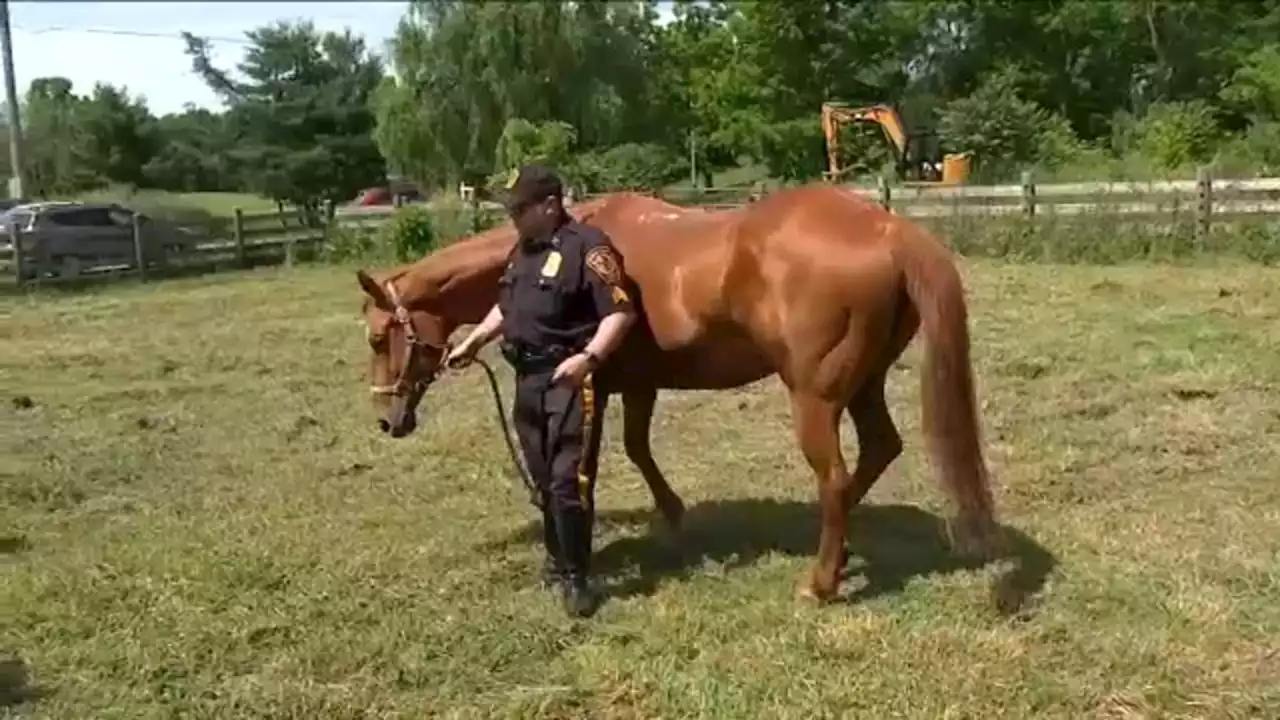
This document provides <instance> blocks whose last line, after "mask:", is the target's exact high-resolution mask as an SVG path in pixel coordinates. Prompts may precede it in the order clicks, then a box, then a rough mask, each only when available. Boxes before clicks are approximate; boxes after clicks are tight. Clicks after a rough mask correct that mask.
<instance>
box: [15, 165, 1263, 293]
mask: <svg viewBox="0 0 1280 720" xmlns="http://www.w3.org/2000/svg"><path fill="white" fill-rule="evenodd" d="M847 187H849V189H850V190H853V191H854V192H857V193H859V194H862V195H864V196H866V197H869V198H872V199H874V200H876V201H877V202H879V203H880V204H882V205H883V206H885V207H886V208H888V209H890V210H891V211H892V212H895V213H899V214H901V215H903V216H906V217H918V218H930V219H934V220H938V219H946V218H960V217H973V216H991V217H1002V216H1003V217H1009V216H1013V217H1017V216H1021V217H1025V218H1028V219H1031V220H1039V219H1043V218H1054V217H1058V216H1062V217H1066V218H1071V217H1079V216H1082V215H1088V214H1102V215H1119V216H1124V218H1125V219H1126V220H1129V219H1134V220H1140V221H1146V222H1149V223H1155V224H1160V223H1166V224H1167V223H1170V222H1186V221H1191V222H1193V226H1194V228H1195V232H1196V234H1197V235H1207V234H1208V233H1209V231H1210V230H1211V228H1212V227H1213V226H1214V224H1215V223H1219V222H1234V221H1238V220H1240V219H1244V218H1249V217H1253V218H1260V219H1264V220H1266V221H1268V222H1271V221H1273V220H1274V221H1275V222H1280V178H1257V179H1250V180H1228V179H1213V178H1212V177H1211V176H1210V174H1209V173H1208V172H1207V171H1203V170H1202V171H1201V172H1200V173H1198V176H1197V179H1196V180H1175V181H1164V182H1088V183H1055V184H1037V183H1035V181H1034V179H1033V178H1032V177H1031V175H1030V174H1025V175H1024V176H1023V178H1022V182H1021V183H1019V184H1016V185H959V186H940V185H907V186H891V185H888V184H886V183H881V184H879V185H878V186H875V187H865V186H862V187H857V186H847ZM766 193H767V188H764V187H761V186H754V187H733V188H720V189H709V190H697V191H687V190H686V191H678V190H673V191H669V192H667V193H664V197H666V198H667V199H668V200H670V201H672V202H676V203H679V204H686V205H697V206H700V207H706V208H711V209H721V208H725V209H727V208H735V207H741V206H742V205H744V204H747V203H750V202H753V201H755V200H757V199H759V198H760V197H762V196H763V195H764V194H766ZM588 197H591V196H588ZM583 199H587V198H583ZM491 205H492V204H491V203H474V204H472V205H471V206H470V210H471V212H473V213H478V214H488V213H492V212H495V207H496V206H495V207H490V206H491ZM427 207H428V209H430V208H431V206H430V205H428V206H427ZM395 211H396V208H394V207H389V206H378V207H365V208H343V209H340V210H338V211H337V212H336V213H330V214H329V217H330V219H329V220H328V221H327V222H322V221H319V220H318V219H312V220H308V219H307V218H306V217H304V215H303V214H302V213H300V212H295V211H286V212H283V213H281V212H266V213H255V214H250V213H244V212H241V211H239V210H237V211H236V212H235V214H234V217H233V218H232V221H231V223H230V224H229V227H227V228H226V229H225V230H222V231H218V230H212V231H209V230H208V229H205V230H204V231H196V232H189V233H186V234H184V235H182V236H181V238H180V240H181V242H165V241H160V242H159V243H158V245H159V247H156V245H157V243H155V242H150V241H149V240H148V239H147V237H146V236H147V232H146V229H145V227H142V226H140V225H139V224H138V223H137V222H136V221H135V223H134V227H132V228H118V230H119V237H118V238H117V239H116V241H115V242H110V243H102V245H103V246H104V247H105V246H108V245H109V246H110V248H111V251H110V252H100V253H97V254H91V253H90V254H88V255H86V257H82V258H78V259H77V261H76V262H69V261H68V258H67V257H51V256H50V254H49V252H47V244H46V243H44V242H42V240H41V238H40V237H38V233H24V232H21V231H19V230H16V229H12V228H11V230H10V233H9V237H8V238H3V237H0V265H7V267H8V272H9V273H10V274H16V275H17V280H18V282H19V284H21V283H23V282H27V281H33V280H34V281H41V282H43V281H48V280H58V279H72V278H77V277H81V276H84V275H93V274H105V275H108V276H116V275H119V274H121V273H122V272H124V273H130V274H136V275H141V276H142V277H144V278H145V277H146V276H147V275H148V274H149V273H151V272H153V271H161V270H165V269H173V268H195V267H211V266H212V267H231V268H234V267H250V266H252V265H255V264H258V263H261V262H283V263H284V264H286V265H292V264H293V263H295V262H297V261H299V260H303V259H306V258H308V257H314V256H315V255H316V253H317V251H319V250H321V249H322V248H323V246H324V245H325V243H326V241H327V240H328V239H329V238H330V237H331V235H332V232H333V229H334V228H346V229H366V230H371V229H374V228H376V227H378V226H379V225H381V224H382V222H384V221H385V220H386V219H387V218H388V217H390V216H391V215H392V214H393V213H394V212H395ZM219 235H222V236H221V237H220V236H219ZM175 237H176V236H175ZM172 239H173V238H171V240H172ZM94 242H97V239H96V238H95V241H94ZM86 246H87V247H92V243H86ZM15 247H21V248H23V252H22V253H15V252H14V251H13V249H14V248H15Z"/></svg>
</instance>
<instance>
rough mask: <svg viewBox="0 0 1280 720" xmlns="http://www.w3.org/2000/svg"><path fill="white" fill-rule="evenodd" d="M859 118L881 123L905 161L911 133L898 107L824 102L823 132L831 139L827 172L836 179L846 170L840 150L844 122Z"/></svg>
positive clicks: (900, 160)
mask: <svg viewBox="0 0 1280 720" xmlns="http://www.w3.org/2000/svg"><path fill="white" fill-rule="evenodd" d="M856 122H869V123H875V124H876V125H879V126H880V128H881V129H882V130H884V134H885V137H886V138H887V139H888V140H889V143H890V144H891V145H893V147H894V150H895V151H896V153H897V157H898V164H899V165H903V164H905V162H906V159H907V143H908V142H909V139H908V138H909V136H908V135H907V128H906V126H905V125H904V124H903V122H902V118H901V117H900V116H899V115H898V111H897V110H894V109H893V108H892V107H889V106H888V105H867V106H865V107H854V108H851V107H845V106H844V105H840V104H838V103H823V104H822V132H823V135H825V136H826V140H827V172H828V174H829V175H830V176H831V177H832V178H833V179H834V178H836V177H838V176H839V175H840V174H841V172H842V171H841V169H840V154H839V148H840V126H841V125H844V124H846V123H856Z"/></svg>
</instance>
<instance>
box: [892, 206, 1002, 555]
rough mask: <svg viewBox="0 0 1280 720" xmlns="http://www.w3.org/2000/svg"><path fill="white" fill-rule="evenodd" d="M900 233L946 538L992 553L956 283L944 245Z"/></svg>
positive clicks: (994, 536)
mask: <svg viewBox="0 0 1280 720" xmlns="http://www.w3.org/2000/svg"><path fill="white" fill-rule="evenodd" d="M900 238H901V240H902V241H901V242H900V243H898V245H897V247H896V248H895V253H894V255H895V257H896V258H897V260H898V263H899V266H900V267H901V268H902V270H903V274H904V276H905V281H906V290H907V295H908V297H910V299H911V302H912V304H913V305H914V306H915V308H916V312H917V313H918V314H919V316H920V328H921V332H922V334H923V335H924V339H925V348H924V367H923V370H922V373H921V395H922V398H921V401H922V406H923V414H924V417H923V425H924V432H925V435H926V437H927V442H928V449H929V456H930V460H931V461H932V464H933V468H934V472H935V473H937V475H938V479H939V481H940V482H941V484H942V486H943V489H944V490H945V491H946V492H947V494H948V495H950V497H951V500H952V502H953V503H954V504H955V507H956V511H957V512H956V515H957V517H956V523H955V525H954V526H952V527H950V535H951V540H952V542H953V544H954V545H955V546H956V547H957V548H958V549H960V550H962V551H965V552H976V553H977V554H980V555H982V556H984V557H993V556H995V555H997V554H999V553H1001V551H1002V549H1003V543H1002V541H1001V533H1000V529H999V525H998V524H997V522H996V518H995V507H994V500H993V498H992V494H991V484H990V476H989V473H988V470H987V465H986V461H985V460H984V459H983V455H982V437H981V431H980V428H979V421H978V408H977V401H976V399H975V397H974V382H973V368H972V364H971V361H970V358H969V318H968V309H967V308H966V306H965V297H964V285H963V282H962V281H961V278H960V272H959V271H958V270H957V268H956V264H955V261H954V259H953V257H952V255H951V253H950V252H949V251H948V250H947V248H946V247H944V246H943V245H941V244H940V243H938V242H937V241H935V240H934V239H933V238H932V237H930V236H928V235H926V234H924V233H922V232H918V231H915V232H913V231H911V230H905V231H904V232H903V233H902V235H901V236H900Z"/></svg>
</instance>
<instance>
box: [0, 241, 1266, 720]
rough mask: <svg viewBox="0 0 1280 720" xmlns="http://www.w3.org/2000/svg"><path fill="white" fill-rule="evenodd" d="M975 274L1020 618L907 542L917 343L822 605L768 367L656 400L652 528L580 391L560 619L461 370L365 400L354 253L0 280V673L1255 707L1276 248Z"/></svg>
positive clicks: (763, 700) (520, 693)
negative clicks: (419, 421)
mask: <svg viewBox="0 0 1280 720" xmlns="http://www.w3.org/2000/svg"><path fill="white" fill-rule="evenodd" d="M967 275H968V278H969V287H970V290H971V294H972V298H973V300H972V302H973V307H974V320H973V329H974V334H975V349H974V353H975V357H976V361H977V363H978V372H979V380H980V387H981V393H982V400H983V405H984V408H985V425H986V432H987V437H988V441H989V447H990V456H991V461H992V464H993V467H994V469H995V472H996V475H997V480H998V485H999V496H1000V502H1001V508H1002V512H1003V516H1004V519H1005V520H1006V521H1007V522H1008V523H1009V524H1010V525H1011V526H1012V527H1013V528H1015V529H1016V530H1017V531H1018V532H1019V533H1020V535H1021V536H1022V542H1021V547H1022V549H1023V551H1024V552H1026V553H1029V554H1031V555H1035V556H1036V557H1037V558H1038V559H1037V565H1038V568H1037V571H1041V572H1045V573H1047V574H1046V576H1045V577H1044V578H1043V588H1042V589H1041V590H1040V592H1039V593H1038V595H1037V597H1036V598H1035V603H1034V606H1033V609H1032V611H1031V612H1029V613H1026V614H1024V615H1023V616H1021V617H1020V618H1019V619H1004V618H1001V617H999V616H997V615H996V614H994V613H993V612H992V610H991V607H990V603H989V594H988V593H989V585H990V583H991V582H992V581H993V580H994V579H995V578H996V577H997V575H998V573H999V572H1000V570H999V568H998V567H988V568H979V569H971V568H966V567H964V566H962V565H960V564H958V563H957V562H955V561H954V560H953V559H952V558H951V556H950V555H948V554H947V552H946V551H945V550H944V549H943V547H942V545H941V543H940V540H939V538H938V514H939V513H940V512H941V511H942V510H943V508H942V505H941V493H940V492H939V491H938V490H937V489H936V488H935V486H934V484H933V481H932V478H931V477H930V475H929V474H928V473H927V470H926V465H925V462H924V459H923V455H922V451H921V450H922V443H921V438H920V435H919V431H918V415H919V410H918V404H917V401H916V398H917V395H918V387H917V378H916V374H915V371H914V369H913V365H914V362H915V359H916V357H917V355H916V351H915V349H914V348H913V349H912V350H911V351H909V352H908V355H907V357H906V359H905V361H904V363H903V365H904V369H901V370H899V371H898V372H896V373H895V374H894V378H893V380H892V382H891V392H892V404H893V407H894V412H895V416H896V417H897V418H898V420H899V422H900V424H901V425H902V426H903V434H904V437H905V438H906V440H907V445H908V449H907V453H906V455H905V456H904V457H903V458H902V459H901V460H899V461H898V463H897V464H896V465H895V466H894V467H893V468H892V470H891V471H890V472H889V474H888V475H887V476H886V478H885V479H884V480H883V481H882V482H881V484H880V485H879V486H877V488H876V489H875V490H874V491H873V493H872V496H871V504H870V505H868V506H866V507H863V508H861V509H859V510H858V511H857V512H856V516H855V519H856V522H855V526H856V529H855V530H854V537H853V539H852V546H853V549H854V551H855V557H854V560H853V562H852V566H851V569H852V577H851V579H850V580H849V581H848V585H847V592H848V593H849V594H850V602H848V603H846V604H842V605H838V606H835V607H828V608H824V609H814V608H809V607H805V606H801V605H797V604H796V603H795V602H794V601H793V600H792V587H793V583H794V581H795V579H796V577H797V575H798V574H799V573H801V572H803V571H804V570H806V569H807V567H808V564H809V562H810V560H811V554H812V551H813V545H814V542H815V539H816V538H815V519H814V509H813V506H812V501H813V481H812V480H811V479H810V476H809V473H808V471H807V469H806V468H805V466H804V463H803V460H802V459H801V458H800V457H799V453H798V452H797V451H796V449H795V448H794V445H793V442H792V434H791V430H790V426H789V424H788V419H787V412H786V405H785V401H784V400H783V398H782V395H781V392H780V390H779V388H778V387H777V386H776V385H775V383H773V382H767V383H764V384H762V385H761V386H760V387H755V388H749V389H744V390H740V391H736V392H723V393H701V394H700V393H686V394H675V393H673V394H669V395H667V396H665V397H664V399H663V400H662V401H661V402H660V405H659V418H658V422H657V429H656V438H655V446H656V452H657V455H658V458H659V461H660V462H661V463H662V465H663V466H664V468H665V469H666V470H667V472H668V475H669V478H670V479H671V481H672V483H673V485H674V486H675V487H676V488H677V490H678V491H679V492H681V493H682V494H683V495H684V497H685V498H686V500H687V501H689V502H690V504H691V512H690V517H689V527H688V531H687V536H686V537H685V538H684V541H683V542H684V553H683V554H682V555H680V556H676V555H674V554H673V552H672V551H671V550H670V549H669V548H668V547H667V546H665V545H664V544H663V543H662V542H660V541H659V540H658V539H655V538H653V537H651V536H650V534H649V533H648V531H647V527H646V522H647V519H648V518H647V509H648V506H649V500H648V495H647V492H646V491H645V489H644V486H643V483H642V481H641V479H640V478H639V476H638V474H637V473H636V472H635V471H634V470H633V469H632V468H631V467H630V466H629V464H628V463H627V461H626V460H625V458H623V456H622V451H621V443H620V441H619V439H618V432H619V430H620V427H619V425H620V423H619V422H618V420H619V418H618V412H617V408H616V407H614V408H611V409H610V420H611V424H610V434H609V440H608V442H607V445H606V450H605V452H606V457H605V459H604V462H603V471H602V481H601V494H600V498H601V503H602V506H603V515H604V521H603V522H602V523H601V526H600V528H599V534H598V537H597V549H598V553H599V555H598V558H599V560H598V564H599V566H600V568H601V571H602V575H603V580H604V582H605V585H606V587H607V588H608V591H609V594H610V596H611V598H610V601H609V602H608V604H607V605H606V606H605V608H604V609H603V610H602V611H601V613H600V614H599V615H598V616H597V617H596V618H595V619H593V620H592V621H590V622H586V623H572V622H570V621H568V620H566V619H564V618H562V616H561V613H560V610H559V608H558V606H557V605H556V603H555V602H554V601H553V599H552V598H550V597H549V596H547V595H546V594H544V593H543V592H541V591H539V590H537V589H535V588H534V587H533V582H532V581H533V577H534V574H535V569H536V567H537V565H538V562H539V560H540V549H539V548H538V547H537V546H536V545H534V544H532V542H531V538H532V535H533V534H534V533H532V532H531V526H530V520H531V511H530V509H529V508H528V507H527V506H525V505H524V504H523V500H522V498H521V493H519V492H517V491H516V490H515V487H516V485H515V483H514V481H513V479H512V477H511V474H510V470H509V468H508V460H507V458H506V456H505V454H504V450H503V447H502V445H501V443H500V441H499V438H498V436H497V430H496V423H495V420H494V418H493V415H492V407H491V406H490V404H489V403H490V399H489V397H488V396H487V394H486V389H485V386H484V383H483V381H482V378H481V376H480V373H479V372H478V371H474V372H472V373H470V374H468V375H463V376H459V377H456V378H454V379H452V380H450V381H449V382H446V383H443V384H442V385H440V386H439V387H438V388H436V389H433V391H432V395H431V396H430V398H429V404H428V413H427V415H426V416H425V418H424V422H423V427H422V428H421V429H420V430H419V432H418V434H417V435H416V436H414V437H412V438H410V439H407V440H404V441H399V442H396V441H390V440H387V439H384V438H382V437H380V436H378V435H377V433H376V432H375V428H374V425H373V418H372V417H371V416H370V415H369V414H368V412H367V407H366V405H365V402H366V399H365V396H364V378H363V377H362V373H363V370H364V367H365V366H364V362H365V354H366V350H365V348H364V346H363V335H362V331H361V329H360V327H359V326H358V325H357V320H356V318H357V313H356V309H357V306H358V295H357V292H358V291H357V288H356V285H355V283H354V281H353V279H352V276H351V274H350V271H349V270H345V269H335V268H307V269H303V270H295V271H293V272H292V273H287V272H276V271H268V272H258V273H247V274H244V275H238V276H232V277H222V278H218V279H217V280H187V281H173V282H167V283H162V284H157V285H152V286H130V287H117V288H111V289H104V290H102V291H100V292H95V293H89V294H81V295H71V294H68V295H46V296H40V297H33V298H30V299H15V300H12V301H10V302H9V303H8V304H7V306H6V308H5V309H4V310H3V311H2V312H4V313H5V315H4V317H3V322H2V323H0V328H2V329H0V336H2V337H0V393H2V394H3V399H4V405H3V407H0V444H2V447H0V500H2V501H3V502H2V508H0V534H2V535H3V543H0V551H3V553H4V554H3V555H0V568H3V569H2V570H0V572H3V575H4V579H3V582H0V607H3V608H5V610H4V612H0V638H2V639H3V640H2V642H3V647H0V652H8V653H11V654H12V656H16V657H17V658H20V660H21V665H20V664H19V663H17V662H13V661H12V659H11V661H10V662H8V663H6V664H5V665H4V668H5V672H4V676H3V677H0V685H3V688H2V689H3V693H0V694H2V695H3V698H0V699H3V701H4V702H5V703H9V704H10V707H9V711H10V712H18V713H28V714H30V715H31V716H33V717H51V718H52V717H57V718H64V717H94V718H113V717H119V718H152V717H155V718H160V717H166V718H167V717H174V716H183V717H237V718H249V717H263V718H267V717H270V718H287V717H297V718H320V717H324V718H356V717H427V716H431V717H458V718H464V717H476V718H479V717H485V718H488V717H592V718H640V717H644V718H650V717H735V718H739V717H797V718H799V717H805V718H809V717H859V716H861V717H886V718H887V717H912V718H917V717H984V718H985V717H1008V718H1028V717H1046V718H1080V717H1106V718H1111V717H1114V718H1136V717H1213V718H1229V717H1241V718H1243V717H1276V708H1277V707H1280V694H1278V691H1277V688H1280V642H1278V641H1277V638H1280V603H1277V602H1276V598H1277V597H1280V559H1278V558H1280V533H1277V532H1276V528H1277V527H1280V486H1278V485H1277V483H1276V482H1275V479H1276V470H1275V468H1276V467H1277V466H1278V464H1280V443H1276V442H1275V440H1274V439H1275V436H1276V433H1277V432H1278V431H1280V410H1277V408H1280V390H1277V388H1280V353H1278V352H1277V349H1278V348H1280V290H1277V288H1278V287H1280V285H1277V275H1276V272H1275V271H1274V270H1266V269H1264V268H1258V267H1234V266H1233V267H1220V268H1217V269H1205V268H1200V269H1195V268H1177V269H1175V268H1156V267H1116V268H1108V269H1097V268H1092V269H1091V268H1082V267H1063V266H1012V265H1001V264H994V263H988V262H980V263H974V264H973V265H972V266H971V267H969V268H968V269H967ZM28 400H29V402H28ZM846 445H847V447H848V449H849V452H850V454H851V455H852V453H853V452H854V448H855V443H854V440H853V438H852V431H851V428H850V429H849V433H848V435H847V440H846ZM23 674H26V675H28V677H26V678H25V679H23V678H22V677H21V676H22V675H23ZM15 703H16V704H15Z"/></svg>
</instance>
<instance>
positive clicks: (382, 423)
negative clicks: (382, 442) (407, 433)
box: [378, 418, 391, 433]
mask: <svg viewBox="0 0 1280 720" xmlns="http://www.w3.org/2000/svg"><path fill="white" fill-rule="evenodd" d="M378 429H379V430H381V431H382V432H384V433H385V432H391V423H389V422H387V421H386V418H378Z"/></svg>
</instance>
